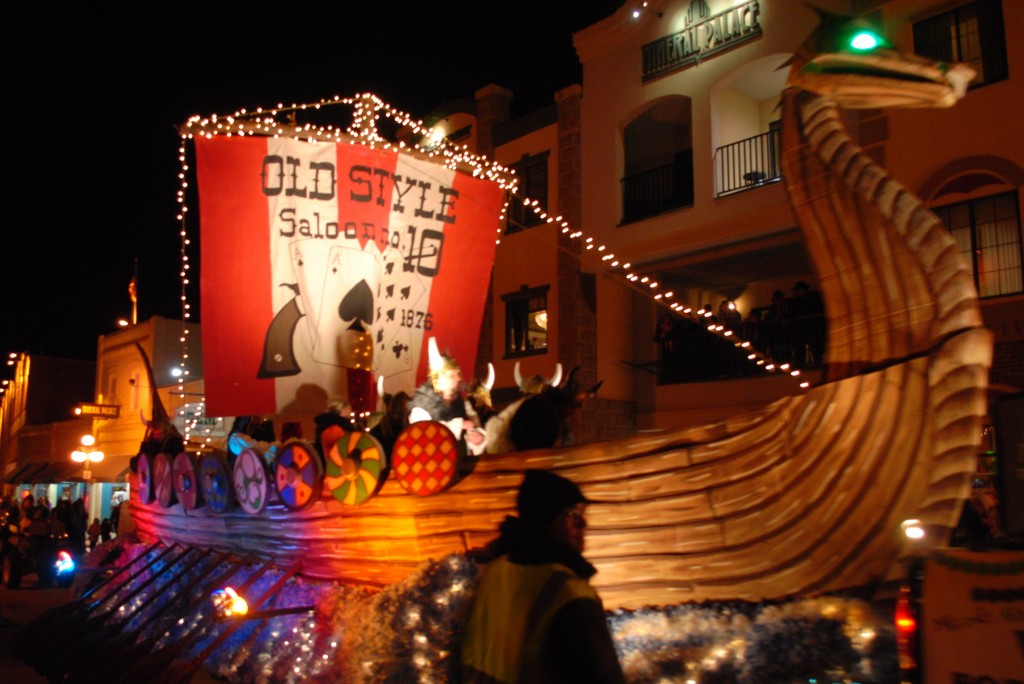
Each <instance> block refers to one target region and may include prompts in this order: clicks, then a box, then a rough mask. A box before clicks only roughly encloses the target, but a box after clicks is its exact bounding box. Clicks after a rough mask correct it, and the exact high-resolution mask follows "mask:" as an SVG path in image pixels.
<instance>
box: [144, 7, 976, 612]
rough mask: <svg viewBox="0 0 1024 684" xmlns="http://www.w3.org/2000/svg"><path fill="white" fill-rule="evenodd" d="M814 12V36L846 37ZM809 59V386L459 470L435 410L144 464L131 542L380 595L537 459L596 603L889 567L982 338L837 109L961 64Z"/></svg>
mask: <svg viewBox="0 0 1024 684" xmlns="http://www.w3.org/2000/svg"><path fill="white" fill-rule="evenodd" d="M830 21H831V20H830V18H826V19H825V20H824V21H823V23H822V29H820V30H819V31H818V32H817V33H816V35H815V39H816V40H822V39H828V40H835V39H836V38H837V37H838V36H839V35H841V34H839V33H836V32H830V31H829V28H830ZM814 47H816V46H809V48H808V49H806V50H804V51H802V52H801V53H799V54H798V55H797V56H796V57H795V59H794V63H793V65H792V68H791V75H790V78H789V80H788V83H787V87H786V90H785V92H784V94H783V132H782V146H783V149H782V159H783V169H784V173H783V177H784V179H785V182H786V184H787V187H788V191H789V195H790V198H791V202H792V205H793V210H794V213H795V216H796V218H797V220H798V222H799V224H800V226H801V228H802V231H803V235H804V237H805V241H806V247H807V250H808V252H809V254H810V256H811V258H812V261H813V264H814V266H815V269H816V272H817V275H818V278H819V282H820V289H821V290H822V293H823V296H824V299H825V303H826V310H827V318H828V355H827V367H826V370H825V374H824V377H823V380H822V382H820V383H819V384H817V385H816V386H814V387H812V388H810V389H809V390H806V391H804V392H801V393H800V394H799V395H795V396H789V397H786V398H783V399H780V400H778V401H776V402H774V403H772V404H770V405H768V406H766V407H764V408H762V409H760V410H757V411H754V412H750V413H746V414H743V415H738V416H735V417H731V418H728V419H726V420H722V421H720V422H716V423H713V424H710V425H705V426H700V427H692V426H690V427H681V428H679V429H674V430H665V431H662V432H657V433H649V434H640V435H636V436H634V437H630V438H627V439H620V440H615V441H609V442H602V443H594V444H585V445H579V446H572V447H567V448H557V449H541V450H534V451H527V452H516V453H507V454H500V455H484V456H480V457H476V458H474V457H469V456H466V455H465V454H464V453H462V452H461V451H460V449H459V448H458V445H457V441H456V440H455V439H454V437H453V435H452V434H451V432H450V431H448V430H447V429H446V428H445V427H444V426H443V425H441V424H440V423H436V422H430V421H428V422H420V423H414V424H412V425H411V426H409V427H408V428H407V430H406V431H405V432H404V433H402V435H401V436H400V437H399V439H398V440H397V441H396V443H395V445H394V447H393V448H391V449H390V451H385V449H384V448H383V447H382V446H381V444H380V443H379V442H378V441H377V440H376V439H374V438H373V437H372V436H371V435H370V434H368V433H366V432H361V431H354V432H353V431H349V432H346V431H342V430H340V429H338V430H337V431H328V432H325V433H324V435H322V436H321V444H320V448H318V447H317V445H315V444H312V443H310V442H306V441H302V440H292V441H289V442H285V443H283V444H281V445H280V446H279V448H278V449H277V450H276V453H274V454H268V452H266V451H261V450H260V449H256V448H249V447H246V448H243V449H242V450H241V451H240V452H239V453H238V454H237V456H234V457H233V458H228V455H227V454H226V453H224V452H212V453H205V454H198V455H197V454H194V453H192V452H190V451H183V452H181V453H168V452H160V453H156V454H146V453H143V454H140V457H139V459H138V461H137V467H136V472H135V477H136V478H137V486H134V487H132V495H133V498H132V502H131V504H132V508H131V513H132V517H133V520H134V521H135V523H136V525H137V528H138V531H139V534H140V536H141V537H142V538H143V539H144V540H146V541H155V540H163V541H164V542H184V543H188V544H192V545H198V546H204V547H209V548H212V549H218V550H224V551H232V552H239V553H244V554H250V555H252V556H255V557H263V558H269V559H276V560H281V561H284V562H288V563H293V562H295V561H300V562H301V572H302V573H303V574H304V575H307V576H310V577H315V578H330V579H335V580H339V581H342V582H346V583H353V584H360V585H366V586H371V587H381V586H384V585H388V584H390V583H393V582H396V581H400V580H402V579H404V578H405V577H407V576H409V575H410V574H411V573H413V572H414V570H415V569H416V568H417V567H418V566H419V565H420V564H421V563H423V562H424V561H425V560H427V559H431V558H439V557H441V556H443V555H445V554H448V553H450V552H460V551H466V550H469V549H472V548H475V547H479V546H482V545H484V544H485V543H486V542H488V541H489V540H490V539H491V538H493V536H494V535H495V531H496V528H497V526H498V525H499V523H500V522H501V521H502V520H503V519H504V517H505V516H506V515H509V514H514V512H515V492H516V490H517V488H518V485H519V483H520V482H521V480H522V475H523V472H524V470H525V469H527V468H543V469H548V470H552V471H555V472H557V473H559V474H561V475H564V476H566V477H568V478H570V479H571V480H573V481H575V482H577V483H578V484H579V485H580V486H581V488H582V489H583V491H584V493H585V494H586V496H587V497H588V498H589V499H591V500H592V501H593V502H594V503H592V504H591V505H590V506H589V508H588V522H589V527H588V531H587V549H588V550H587V555H588V558H590V559H591V560H592V561H593V563H594V564H595V565H596V566H597V568H598V571H599V572H598V573H597V575H596V576H595V578H594V583H595V586H596V587H597V589H598V590H599V591H600V593H601V595H602V597H603V599H604V601H605V605H606V606H607V607H608V608H614V607H624V608H637V607H641V606H644V605H668V604H674V603H679V602H684V601H704V600H719V599H746V600H755V601H757V600H767V599H780V598H784V597H790V596H796V595H803V596H806V595H814V594H821V593H825V592H831V591H836V590H844V589H848V588H852V587H858V586H864V585H868V584H871V583H873V582H876V581H878V580H880V579H882V578H884V577H886V576H887V574H888V573H889V572H890V570H891V568H892V567H893V564H894V562H895V561H896V560H897V559H898V558H899V557H900V556H901V553H902V551H903V547H902V544H903V543H904V542H903V541H902V536H901V534H900V524H901V522H902V521H905V520H907V519H912V518H913V519H918V520H920V521H922V523H923V524H925V525H927V526H929V527H930V529H932V530H934V531H937V532H939V534H937V535H936V537H937V538H939V539H941V538H942V536H943V535H942V534H941V533H942V532H943V531H945V532H947V533H948V532H949V531H950V530H951V529H952V528H953V527H954V526H955V524H956V522H957V519H958V516H959V514H960V512H961V508H962V505H963V502H964V500H965V498H966V497H967V495H968V491H969V476H970V474H971V473H972V472H973V470H974V463H975V451H976V443H977V441H978V439H979V435H980V433H981V423H982V417H983V415H984V414H985V412H986V387H987V377H988V368H989V366H990V364H991V350H992V340H991V337H990V334H989V332H988V331H986V330H985V329H984V327H983V326H982V320H981V315H980V312H979V307H978V302H977V296H976V294H975V290H974V287H973V284H972V280H971V276H970V273H969V271H968V270H967V267H966V266H965V264H964V263H963V262H962V260H961V257H960V255H959V253H958V249H957V246H956V244H955V243H954V241H953V240H952V238H951V237H950V235H949V234H948V233H947V231H946V230H945V229H944V227H943V226H942V225H941V223H940V221H939V220H938V219H937V217H936V216H935V215H933V214H932V213H930V212H929V211H927V210H926V209H925V207H924V206H923V205H922V203H921V202H920V201H919V200H918V199H917V198H916V197H914V196H913V195H912V194H911V193H910V192H909V191H908V190H907V189H906V188H904V187H903V186H901V185H900V184H899V183H898V182H896V181H895V180H893V179H892V178H890V177H889V175H888V174H887V173H886V171H885V170H884V169H883V168H881V167H880V166H879V165H878V164H877V163H876V162H875V161H874V160H873V159H871V158H870V157H869V156H868V155H866V154H865V153H864V152H863V151H862V150H861V149H859V148H858V147H857V145H856V144H855V143H854V142H853V141H852V140H851V138H850V136H849V135H848V133H847V132H846V131H845V130H844V128H843V125H842V123H841V120H840V110H841V109H842V108H861V107H864V108H867V107H870V108H875V107H889V106H917V107H925V106H950V105H952V104H953V103H954V102H955V101H956V100H957V99H958V98H959V97H961V96H962V95H963V92H964V90H965V88H966V83H967V80H968V79H969V78H970V74H969V70H966V69H964V68H962V67H959V66H958V67H953V68H950V67H949V66H948V65H941V64H932V63H927V62H924V61H919V60H916V59H913V58H908V57H905V56H900V55H896V54H895V53H892V52H889V51H887V50H884V49H878V50H869V51H866V52H864V53H863V54H853V53H850V52H839V51H836V50H834V49H833V50H830V51H821V50H818V51H817V52H811V51H809V50H810V48H814ZM872 302H887V303H888V306H886V307H871V306H869V303H872ZM321 451H322V453H323V456H321Z"/></svg>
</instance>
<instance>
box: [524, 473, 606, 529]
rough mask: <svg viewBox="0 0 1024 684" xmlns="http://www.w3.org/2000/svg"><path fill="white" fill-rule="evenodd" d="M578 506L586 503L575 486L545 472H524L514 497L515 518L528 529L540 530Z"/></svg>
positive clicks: (585, 498)
mask: <svg viewBox="0 0 1024 684" xmlns="http://www.w3.org/2000/svg"><path fill="white" fill-rule="evenodd" d="M581 503H590V501H589V500H588V499H587V497H585V496H583V492H581V491H580V488H579V487H577V486H576V484H575V483H573V482H572V481H570V480H567V479H565V478H564V477H562V476H561V475H555V474H554V473H552V472H548V471H547V470H534V469H530V470H527V471H526V476H525V477H524V478H523V484H521V485H520V486H519V494H518V495H517V496H516V509H517V510H518V512H519V519H520V520H522V521H523V523H524V524H525V525H529V526H531V527H543V526H544V525H546V524H547V523H549V522H551V520H553V519H554V517H555V516H556V515H558V514H559V513H561V512H562V511H564V510H566V509H567V508H572V507H573V506H575V505H576V504H581Z"/></svg>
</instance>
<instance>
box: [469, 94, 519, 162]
mask: <svg viewBox="0 0 1024 684" xmlns="http://www.w3.org/2000/svg"><path fill="white" fill-rule="evenodd" d="M475 96H476V147H477V149H476V153H477V154H479V155H481V156H484V157H487V158H488V159H494V133H495V131H497V130H498V128H500V127H501V126H502V124H505V123H507V122H508V120H509V105H510V104H511V102H512V91H511V90H508V89H507V88H502V87H501V86H499V85H494V84H493V83H492V84H491V85H488V86H484V87H483V88H481V89H480V90H478V91H476V93H475Z"/></svg>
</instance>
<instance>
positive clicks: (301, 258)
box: [288, 240, 327, 346]
mask: <svg viewBox="0 0 1024 684" xmlns="http://www.w3.org/2000/svg"><path fill="white" fill-rule="evenodd" d="M288 255H289V258H290V261H291V267H292V273H293V274H294V276H295V284H296V285H298V287H299V298H300V299H301V300H302V309H303V312H304V313H305V318H306V328H307V330H308V334H309V340H310V346H315V340H316V331H317V325H318V317H319V315H320V296H321V294H322V290H323V281H324V275H325V273H326V272H327V249H326V248H324V246H323V244H322V242H321V241H315V240H296V241H295V242H292V243H290V244H289V245H288Z"/></svg>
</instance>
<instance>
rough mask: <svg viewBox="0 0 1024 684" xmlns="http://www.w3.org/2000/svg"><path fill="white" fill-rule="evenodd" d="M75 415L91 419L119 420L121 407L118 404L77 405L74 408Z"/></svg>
mask: <svg viewBox="0 0 1024 684" xmlns="http://www.w3.org/2000/svg"><path fill="white" fill-rule="evenodd" d="M75 415H76V416H88V417H91V418H119V417H120V416H121V406H120V405H118V404H79V405H78V406H76V407H75Z"/></svg>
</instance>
